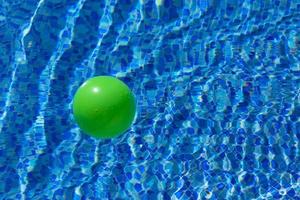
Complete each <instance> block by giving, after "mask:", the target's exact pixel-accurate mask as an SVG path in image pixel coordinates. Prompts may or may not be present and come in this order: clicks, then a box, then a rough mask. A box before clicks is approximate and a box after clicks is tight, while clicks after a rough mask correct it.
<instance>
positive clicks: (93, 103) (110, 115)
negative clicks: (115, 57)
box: [73, 76, 136, 138]
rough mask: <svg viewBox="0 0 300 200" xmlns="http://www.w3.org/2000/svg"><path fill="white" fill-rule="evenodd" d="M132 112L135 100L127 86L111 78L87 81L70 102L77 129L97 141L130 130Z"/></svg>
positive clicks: (105, 77) (134, 108)
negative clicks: (71, 102)
mask: <svg viewBox="0 0 300 200" xmlns="http://www.w3.org/2000/svg"><path fill="white" fill-rule="evenodd" d="M135 112H136V105H135V99H134V96H133V94H132V92H131V91H130V89H129V88H128V86H127V85H126V84H125V83H123V82H122V81H120V80H119V79H117V78H114V77H110V76H97V77H94V78H91V79H89V80H87V81H86V82H84V83H83V84H82V85H81V86H80V87H79V89H78V90H77V92H76V94H75V96H74V100H73V113H74V118H75V121H76V122H77V124H78V126H79V127H80V128H81V129H82V130H83V132H85V133H86V134H88V135H91V136H93V137H96V138H113V137H116V136H119V135H120V134H122V133H123V132H125V131H126V130H127V129H128V128H129V127H130V126H131V124H132V122H133V119H134V116H135Z"/></svg>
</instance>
